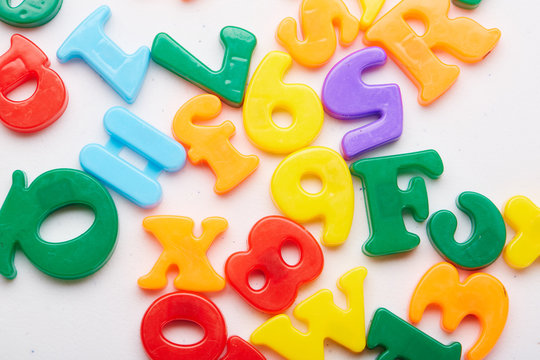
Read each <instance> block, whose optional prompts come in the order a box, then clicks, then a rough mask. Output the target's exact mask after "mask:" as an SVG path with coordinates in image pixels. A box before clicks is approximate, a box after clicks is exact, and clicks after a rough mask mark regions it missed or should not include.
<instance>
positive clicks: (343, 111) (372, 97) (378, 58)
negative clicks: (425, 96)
mask: <svg viewBox="0 0 540 360" xmlns="http://www.w3.org/2000/svg"><path fill="white" fill-rule="evenodd" d="M384 63H386V53H385V52H384V50H383V49H381V48H379V47H368V48H365V49H362V50H359V51H356V52H354V53H352V54H351V55H349V56H347V57H346V58H344V59H343V60H341V61H340V62H338V63H337V64H336V65H335V66H334V67H333V68H332V70H330V72H329V73H328V75H327V76H326V79H325V80H324V84H323V89H322V102H323V105H324V108H325V110H326V112H327V113H328V114H329V115H331V116H332V117H334V118H336V119H342V120H352V119H359V118H362V117H366V116H370V115H379V116H380V118H379V119H378V120H376V121H373V122H371V123H369V124H367V125H364V126H362V127H360V128H358V129H354V130H351V131H349V132H348V133H346V134H345V136H343V140H342V141H341V151H342V153H343V157H344V158H345V159H346V160H350V159H352V158H354V157H356V156H358V155H360V154H362V153H364V152H366V151H369V150H372V149H374V148H376V147H378V146H381V145H384V144H386V143H389V142H392V141H395V140H397V139H398V138H399V137H400V136H401V133H402V131H403V103H402V102H401V91H400V89H399V86H398V85H397V84H385V85H368V84H366V83H364V82H363V81H362V73H363V72H364V70H366V69H368V68H371V67H374V66H381V65H384Z"/></svg>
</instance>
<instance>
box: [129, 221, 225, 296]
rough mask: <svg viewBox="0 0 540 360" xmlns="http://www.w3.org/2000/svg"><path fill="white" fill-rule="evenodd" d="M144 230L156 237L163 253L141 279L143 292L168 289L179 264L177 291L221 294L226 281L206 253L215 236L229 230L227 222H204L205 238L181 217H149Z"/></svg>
mask: <svg viewBox="0 0 540 360" xmlns="http://www.w3.org/2000/svg"><path fill="white" fill-rule="evenodd" d="M143 227H144V228H145V229H146V230H147V231H149V232H151V233H152V234H154V236H155V237H156V238H157V239H158V241H159V242H160V243H161V245H163V252H162V253H161V255H160V256H159V258H158V260H157V261H156V264H155V265H154V267H153V268H152V270H151V271H150V273H148V274H147V275H145V276H143V277H141V278H139V281H138V283H139V286H140V287H141V288H143V289H163V288H164V287H165V286H167V270H168V269H169V268H170V267H171V266H173V265H176V266H177V267H178V276H177V277H176V279H174V286H175V287H176V288H177V289H178V290H188V291H199V292H208V291H219V290H222V289H223V288H224V287H225V280H224V279H223V278H222V277H221V276H219V275H218V274H217V273H216V272H215V271H214V269H213V268H212V265H210V263H209V262H208V258H207V257H206V251H207V250H208V248H209V247H210V245H211V244H212V241H214V239H215V237H216V236H217V235H219V234H221V233H222V232H223V231H225V229H227V220H225V219H223V218H220V217H210V218H207V219H204V220H203V222H202V229H203V232H202V235H201V237H199V238H196V237H195V236H193V220H191V219H190V218H187V217H182V216H149V217H147V218H145V219H144V221H143Z"/></svg>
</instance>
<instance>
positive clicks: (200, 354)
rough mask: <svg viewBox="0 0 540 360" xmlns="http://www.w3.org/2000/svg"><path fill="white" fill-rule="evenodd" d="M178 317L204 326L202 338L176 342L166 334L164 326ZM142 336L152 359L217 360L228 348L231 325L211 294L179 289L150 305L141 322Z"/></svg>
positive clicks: (145, 347)
mask: <svg viewBox="0 0 540 360" xmlns="http://www.w3.org/2000/svg"><path fill="white" fill-rule="evenodd" d="M175 320H184V321H191V322H193V323H195V324H197V325H199V326H200V327H201V328H203V329H204V337H203V339H202V340H201V341H199V342H198V343H195V344H190V345H180V344H175V343H173V342H171V341H169V340H167V339H166V338H165V336H163V327H164V326H165V325H167V324H168V323H170V322H172V321H175ZM141 339H142V343H143V346H144V349H145V350H146V353H147V354H148V356H149V357H150V358H151V359H152V360H172V359H185V360H216V359H218V358H219V355H220V354H221V352H222V351H223V348H225V341H226V340H227V328H226V326H225V320H224V319H223V315H221V312H220V311H219V309H218V308H217V307H216V305H214V303H213V302H211V301H210V300H208V299H207V298H205V297H203V296H201V295H197V294H192V293H186V292H175V293H170V294H167V295H164V296H162V297H160V298H158V299H157V300H156V301H154V302H153V303H152V305H150V307H149V308H148V310H146V313H145V314H144V317H143V320H142V323H141Z"/></svg>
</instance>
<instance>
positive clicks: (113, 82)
mask: <svg viewBox="0 0 540 360" xmlns="http://www.w3.org/2000/svg"><path fill="white" fill-rule="evenodd" d="M110 16H111V9H110V8H109V7H108V6H107V5H103V6H101V7H99V8H98V9H97V10H96V11H94V12H93V13H92V14H90V16H88V17H87V18H86V19H85V20H84V21H83V22H82V23H81V24H80V25H79V26H77V28H76V29H75V30H74V31H73V32H72V33H71V34H70V35H69V37H68V38H67V39H66V40H65V41H64V43H63V44H62V45H61V46H60V48H59V49H58V51H57V52H56V56H57V57H58V60H60V62H62V63H65V62H67V61H69V60H71V59H74V58H80V59H82V60H84V61H85V62H86V63H87V64H88V65H89V66H90V67H91V68H92V69H94V71H95V72H97V73H98V74H99V76H101V77H102V78H103V80H105V81H106V82H107V84H109V85H110V86H111V87H112V88H113V89H114V91H116V92H117V93H118V94H119V95H120V96H121V97H122V98H123V99H124V100H125V101H126V102H128V103H129V104H132V103H133V102H134V101H135V99H136V97H137V95H138V94H139V91H140V90H141V86H142V83H143V81H144V77H145V75H146V70H148V65H149V63H150V49H149V48H148V47H146V46H142V47H140V48H139V49H138V50H137V51H136V52H135V53H134V54H131V55H129V54H126V53H125V52H124V51H122V49H120V48H119V47H118V45H116V44H115V43H114V42H113V41H112V40H111V39H110V38H109V37H108V36H107V35H105V32H104V31H103V26H104V25H105V22H106V21H107V20H108V19H109V17H110Z"/></svg>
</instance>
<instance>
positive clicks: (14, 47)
mask: <svg viewBox="0 0 540 360" xmlns="http://www.w3.org/2000/svg"><path fill="white" fill-rule="evenodd" d="M49 65H50V61H49V59H48V58H47V55H45V54H44V53H43V51H41V49H40V48H39V47H37V46H36V44H34V43H33V42H31V41H30V40H28V39H27V38H25V37H24V36H22V35H19V34H15V35H13V36H12V37H11V47H10V48H9V50H8V51H7V52H6V53H5V54H3V55H1V56H0V121H2V122H3V123H4V125H6V126H7V127H8V128H10V129H11V130H14V131H18V132H24V133H28V132H35V131H38V130H41V129H43V128H46V127H47V126H49V125H51V124H52V123H53V122H54V121H56V119H58V118H59V117H60V116H62V114H63V113H64V110H66V106H67V103H68V96H67V92H66V87H65V86H64V83H63V82H62V79H61V78H60V76H59V75H58V74H57V73H55V72H54V71H53V70H51V69H50V68H49ZM32 78H35V79H36V80H37V88H36V91H35V92H34V93H33V94H32V96H30V97H29V98H28V99H26V100H23V101H13V100H10V99H8V98H7V96H6V95H7V94H8V93H9V92H10V91H12V90H13V89H15V88H17V87H18V86H19V85H21V84H23V83H24V82H25V81H27V80H29V79H32Z"/></svg>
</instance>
